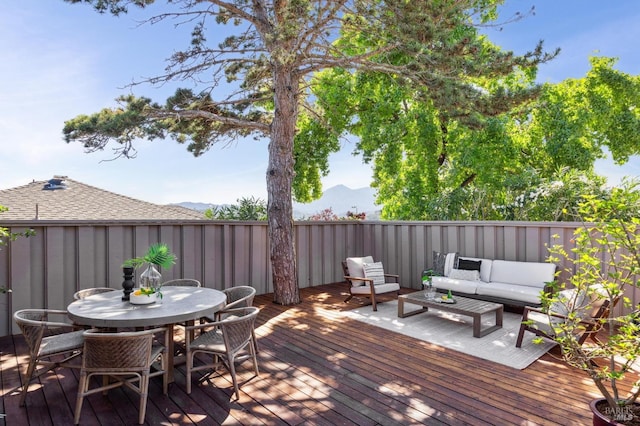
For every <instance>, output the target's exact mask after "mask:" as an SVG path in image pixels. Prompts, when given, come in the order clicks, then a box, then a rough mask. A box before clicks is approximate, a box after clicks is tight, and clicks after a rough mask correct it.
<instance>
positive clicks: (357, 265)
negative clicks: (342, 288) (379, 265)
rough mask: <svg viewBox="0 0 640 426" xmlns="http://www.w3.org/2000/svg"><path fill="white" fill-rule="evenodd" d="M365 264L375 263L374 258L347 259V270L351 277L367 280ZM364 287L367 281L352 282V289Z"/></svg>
mask: <svg viewBox="0 0 640 426" xmlns="http://www.w3.org/2000/svg"><path fill="white" fill-rule="evenodd" d="M363 263H373V257H372V256H365V257H347V269H348V270H349V276H350V277H360V278H366V277H365V276H364V268H363V267H362V264H363ZM362 285H365V281H362V280H351V286H352V287H357V286H362Z"/></svg>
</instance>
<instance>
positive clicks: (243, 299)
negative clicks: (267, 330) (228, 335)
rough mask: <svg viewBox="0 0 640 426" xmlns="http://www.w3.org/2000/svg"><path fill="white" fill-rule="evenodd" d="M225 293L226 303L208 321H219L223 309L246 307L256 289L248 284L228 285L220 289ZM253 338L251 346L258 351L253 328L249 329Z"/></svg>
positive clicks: (250, 303)
mask: <svg viewBox="0 0 640 426" xmlns="http://www.w3.org/2000/svg"><path fill="white" fill-rule="evenodd" d="M222 292H223V293H224V294H226V295H227V304H226V305H225V306H224V310H223V311H218V312H216V317H215V319H213V320H211V319H209V318H207V320H208V321H220V320H221V319H223V318H224V315H225V313H224V312H225V311H227V310H229V309H234V308H246V307H248V306H252V305H253V298H254V297H255V295H256V289H255V288H253V287H251V286H248V285H238V286H235V287H229V288H225V289H224V290H222ZM251 335H252V338H253V346H254V348H255V350H256V353H258V339H256V333H255V328H254V329H253V330H252V331H251Z"/></svg>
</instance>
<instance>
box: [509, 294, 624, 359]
mask: <svg viewBox="0 0 640 426" xmlns="http://www.w3.org/2000/svg"><path fill="white" fill-rule="evenodd" d="M618 300H619V298H616V299H614V301H613V306H614V307H615V305H616V304H617V303H618ZM610 306H611V305H610V300H608V299H606V300H604V301H603V303H602V305H601V306H600V307H599V308H598V310H597V311H596V313H595V314H593V316H592V317H590V318H588V319H583V320H581V321H580V324H581V325H583V326H584V330H583V332H582V334H581V335H580V337H579V338H578V343H579V344H580V345H582V344H583V343H584V342H585V341H586V340H587V339H591V340H593V341H594V342H596V343H597V342H598V338H597V337H596V336H597V334H598V331H600V329H601V328H602V323H601V321H600V320H601V319H603V318H607V317H608V316H609V312H610V311H611V309H610ZM532 312H536V313H540V314H544V315H549V316H551V317H554V318H558V319H561V320H562V319H568V317H567V316H565V315H560V314H556V313H553V312H552V313H547V312H545V311H543V310H542V308H533V307H531V306H525V308H524V311H523V312H522V323H521V324H520V331H519V332H518V338H517V339H516V348H519V347H521V346H522V340H523V338H524V332H525V331H529V332H531V333H533V334H535V335H536V336H540V337H544V338H547V339H553V336H550V335H549V334H547V333H546V332H545V331H544V330H540V329H539V328H537V327H536V326H535V325H534V324H527V321H529V314H530V313H532Z"/></svg>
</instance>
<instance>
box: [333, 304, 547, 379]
mask: <svg viewBox="0 0 640 426" xmlns="http://www.w3.org/2000/svg"><path fill="white" fill-rule="evenodd" d="M397 303H398V302H397V301H395V300H394V301H389V302H384V303H381V304H378V312H373V310H372V308H371V306H365V307H362V308H359V309H354V310H351V311H346V312H344V314H345V315H346V316H347V317H349V318H353V319H355V320H358V321H362V322H365V323H367V324H372V325H375V326H378V327H382V328H384V329H387V330H391V331H395V332H398V333H401V334H404V335H406V336H411V337H414V338H416V339H420V340H423V341H425V342H429V343H433V344H435V345H438V346H443V347H445V348H448V349H453V350H456V351H459V352H463V353H465V354H469V355H473V356H475V357H478V358H482V359H486V360H489V361H493V362H497V363H499V364H503V365H506V366H509V367H513V368H517V369H519V370H522V369H523V368H526V367H527V366H528V365H530V364H531V363H532V362H534V361H535V360H537V359H538V358H540V357H541V356H542V355H544V354H545V353H546V352H547V351H548V350H549V349H551V348H552V347H554V346H555V343H553V342H551V341H545V343H543V344H534V343H532V338H533V337H534V336H533V334H531V333H526V334H525V337H524V340H523V341H522V347H521V348H516V346H515V342H516V338H517V337H518V331H519V329H520V321H521V320H522V316H521V315H520V314H515V313H512V312H505V313H504V318H503V325H502V328H501V329H499V330H496V331H494V332H493V333H489V334H487V335H486V336H484V337H482V338H475V337H473V332H472V330H473V327H472V319H471V318H470V317H465V316H462V315H457V314H451V313H447V312H441V311H438V310H434V309H433V308H430V309H429V311H428V312H425V313H422V314H418V315H414V316H411V317H407V318H398V304H397ZM414 307H415V308H416V309H419V307H418V306H416V305H410V304H405V313H406V312H410V311H412V310H414V309H413V308H414ZM484 317H486V321H485V322H484V324H483V328H484V326H485V325H489V324H491V323H492V321H494V322H493V324H495V316H494V315H493V314H489V315H485V316H484ZM484 317H483V320H484Z"/></svg>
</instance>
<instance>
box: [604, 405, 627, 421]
mask: <svg viewBox="0 0 640 426" xmlns="http://www.w3.org/2000/svg"><path fill="white" fill-rule="evenodd" d="M603 414H604V415H605V416H607V417H609V418H610V419H611V420H615V421H617V422H624V421H628V420H632V419H633V413H632V411H631V408H630V407H616V408H611V407H607V408H605V409H604V410H603Z"/></svg>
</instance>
